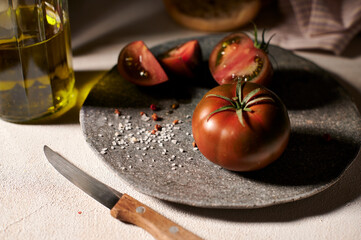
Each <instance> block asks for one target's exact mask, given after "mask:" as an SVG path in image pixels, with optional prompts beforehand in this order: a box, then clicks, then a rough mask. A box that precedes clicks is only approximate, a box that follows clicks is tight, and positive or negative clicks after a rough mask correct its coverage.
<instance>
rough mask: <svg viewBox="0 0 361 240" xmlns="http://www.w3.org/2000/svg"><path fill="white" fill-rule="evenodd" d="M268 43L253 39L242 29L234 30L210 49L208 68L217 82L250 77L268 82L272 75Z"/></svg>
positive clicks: (256, 81) (262, 82)
mask: <svg viewBox="0 0 361 240" xmlns="http://www.w3.org/2000/svg"><path fill="white" fill-rule="evenodd" d="M268 44H269V42H268V43H265V42H264V34H263V35H262V42H260V43H259V42H258V41H257V28H255V42H253V41H252V39H251V38H250V37H249V36H248V35H246V34H244V33H233V34H230V35H228V36H227V37H225V38H223V39H222V40H221V41H220V42H219V43H218V44H217V45H216V46H215V47H214V49H213V50H212V52H211V55H210V57H209V69H210V71H211V73H212V76H213V78H214V79H215V80H216V81H217V82H218V83H219V84H220V85H222V84H226V83H232V82H234V81H238V80H242V81H252V82H255V83H258V84H262V85H265V86H267V85H268V84H269V83H270V80H271V78H272V75H273V68H272V65H271V63H270V61H269V58H268V55H267V48H268Z"/></svg>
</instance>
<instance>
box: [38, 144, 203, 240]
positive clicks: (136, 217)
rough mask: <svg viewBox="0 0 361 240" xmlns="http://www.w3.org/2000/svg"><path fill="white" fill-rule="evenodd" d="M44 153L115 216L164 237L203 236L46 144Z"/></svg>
mask: <svg viewBox="0 0 361 240" xmlns="http://www.w3.org/2000/svg"><path fill="white" fill-rule="evenodd" d="M44 153H45V156H46V158H47V159H48V161H49V162H50V163H51V165H53V167H54V168H55V169H56V170H57V171H58V172H59V173H60V174H62V175H63V176H64V177H65V178H67V179H68V180H69V181H70V182H72V183H73V184H74V185H76V186H77V187H79V188H80V189H81V190H83V191H84V192H86V193H87V194H88V195H89V196H91V197H93V198H94V199H96V200H97V201H98V202H100V203H102V204H103V205H104V206H106V207H108V208H109V209H110V214H111V215H112V216H113V217H114V218H116V219H118V220H120V221H122V222H127V223H131V224H134V225H136V226H139V227H141V228H143V229H144V230H146V231H147V232H149V233H150V234H152V236H153V237H155V238H156V239H160V240H166V239H167V240H170V239H177V240H178V239H189V240H193V239H201V238H200V237H198V236H197V235H195V234H193V233H191V232H189V231H188V230H186V229H185V228H183V227H181V226H179V225H178V224H176V223H175V222H173V221H171V220H169V219H168V218H166V217H164V216H163V215H161V214H159V213H158V212H156V211H155V210H153V209H151V208H150V207H148V206H146V205H145V204H143V203H141V202H139V201H138V200H136V199H134V198H133V197H131V196H129V195H128V194H126V193H120V192H118V191H116V190H115V189H113V188H111V187H109V186H107V185H106V184H104V183H102V182H100V181H98V180H97V179H95V178H93V177H92V176H90V175H88V174H87V173H85V172H84V171H82V170H81V169H79V168H78V167H76V166H75V165H74V164H72V163H71V162H69V161H68V160H67V159H65V158H64V157H63V156H61V155H60V154H58V153H57V152H55V151H53V150H52V149H51V148H49V147H48V146H46V145H45V146H44Z"/></svg>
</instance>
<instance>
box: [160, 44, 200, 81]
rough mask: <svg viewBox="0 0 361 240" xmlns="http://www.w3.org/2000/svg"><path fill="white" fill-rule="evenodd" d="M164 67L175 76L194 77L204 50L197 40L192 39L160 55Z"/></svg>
mask: <svg viewBox="0 0 361 240" xmlns="http://www.w3.org/2000/svg"><path fill="white" fill-rule="evenodd" d="M158 59H159V61H160V63H161V65H162V66H163V67H164V69H165V70H166V71H167V72H168V73H170V74H173V75H174V76H177V77H179V76H181V77H188V78H194V77H196V76H197V69H198V67H199V66H200V64H201V62H202V52H201V48H200V46H199V43H198V41H197V40H190V41H188V42H186V43H183V44H182V45H180V46H177V47H175V48H173V49H171V50H169V51H167V52H166V53H164V54H161V55H160V56H159V57H158Z"/></svg>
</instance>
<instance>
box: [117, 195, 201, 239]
mask: <svg viewBox="0 0 361 240" xmlns="http://www.w3.org/2000/svg"><path fill="white" fill-rule="evenodd" d="M110 214H111V215H112V216H113V217H115V218H116V219H119V220H120V221H123V222H128V223H132V224H134V225H137V226H138V227H141V228H143V229H144V230H146V231H147V232H149V233H150V234H152V235H153V237H155V238H156V239H161V240H170V239H186V240H193V239H201V238H200V237H198V236H197V235H195V234H193V233H191V232H189V231H187V230H186V229H184V228H183V227H181V226H179V225H178V224H176V223H174V222H172V221H171V220H169V219H168V218H166V217H164V216H162V215H160V214H159V213H157V212H156V211H154V210H153V209H151V208H149V207H148V206H146V205H144V204H143V203H141V202H139V201H138V200H136V199H134V198H132V197H131V196H129V195H127V194H123V196H122V197H121V198H120V199H119V201H118V202H117V204H115V206H114V207H113V208H112V209H111V210H110Z"/></svg>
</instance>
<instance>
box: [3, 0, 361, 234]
mask: <svg viewBox="0 0 361 240" xmlns="http://www.w3.org/2000/svg"><path fill="white" fill-rule="evenodd" d="M73 2H74V1H73ZM102 2H103V3H104V6H105V7H104V8H103V9H102V12H101V13H97V12H96V11H97V9H98V8H99V6H98V5H96V1H85V0H79V1H76V3H75V2H74V3H69V4H70V13H71V14H70V19H71V24H72V42H73V54H74V69H75V73H76V88H77V90H78V92H79V94H78V99H77V104H76V105H75V106H74V107H73V108H72V109H70V111H68V112H67V113H66V114H64V115H63V116H61V117H60V118H57V119H54V120H51V121H47V122H44V123H41V124H25V125H24V124H14V123H8V122H5V121H0V141H1V142H2V144H1V145H0V189H1V192H0V212H1V214H0V239H101V238H103V239H153V238H152V236H151V235H149V234H148V233H147V232H145V231H144V230H142V229H140V228H138V227H135V226H133V225H130V224H125V223H122V222H119V221H117V220H115V219H113V218H112V217H111V216H110V213H109V209H107V208H106V207H103V206H102V205H101V204H99V203H98V202H97V201H95V200H93V199H92V198H90V197H89V196H88V195H86V194H84V193H83V192H82V191H81V190H79V189H78V188H77V187H75V186H74V185H72V184H71V183H70V182H68V180H66V179H65V178H64V177H63V176H61V175H60V174H59V173H57V172H56V170H55V169H54V168H53V167H52V166H51V165H50V164H49V163H48V161H47V160H46V158H45V156H44V154H43V146H44V145H48V146H50V147H52V148H53V149H54V150H56V151H58V152H60V153H61V154H62V155H63V156H65V157H67V158H68V159H69V160H71V161H72V162H73V163H74V164H75V165H77V166H79V167H80V168H81V169H83V170H85V171H86V172H88V173H89V174H91V175H92V176H94V177H95V178H97V179H99V180H101V181H103V182H104V183H106V184H108V185H110V186H111V187H113V188H115V189H117V190H118V191H120V192H125V193H128V194H129V195H131V196H133V197H134V198H136V199H138V200H139V201H141V202H143V203H145V204H147V205H148V206H150V207H151V208H153V209H155V210H157V211H158V212H159V213H161V214H163V215H165V216H167V217H168V218H170V219H172V220H173V221H175V222H177V223H178V224H180V225H182V226H183V227H185V228H187V229H189V230H190V231H192V232H194V233H196V234H197V235H199V236H200V237H202V238H204V239H217V240H218V239H227V240H229V239H355V240H356V239H361V227H360V226H361V217H360V216H361V175H360V172H361V156H360V154H358V156H357V158H356V159H355V161H354V162H353V164H352V165H351V166H350V168H349V169H348V170H347V171H346V172H345V174H344V176H343V177H342V178H341V179H340V180H339V181H338V182H337V183H336V184H335V185H333V186H332V187H330V188H329V189H327V190H325V191H323V192H321V193H319V194H317V195H315V196H312V197H310V198H307V199H304V200H300V201H296V202H293V203H287V204H282V205H277V206H272V207H267V208H260V209H247V210H240V209H238V210H231V209H227V210H224V209H205V208H195V207H190V206H184V205H180V204H173V203H168V202H165V201H162V200H158V199H155V198H153V197H150V196H147V195H144V194H142V193H140V192H137V191H136V190H134V189H133V188H132V186H129V185H128V184H127V183H126V182H124V181H122V180H121V179H120V178H119V176H117V174H116V173H115V172H113V171H112V170H111V169H110V168H109V167H108V166H107V165H105V164H104V162H103V161H101V160H100V159H99V158H98V157H97V156H96V154H95V153H94V152H93V150H91V148H90V147H89V145H88V144H87V143H86V142H85V139H84V137H83V133H82V130H81V128H80V124H79V109H80V107H81V104H82V102H83V101H84V98H85V97H86V93H87V92H88V91H89V90H90V88H91V87H92V86H93V85H94V84H95V83H96V81H97V80H98V79H100V78H101V76H103V74H104V73H105V72H106V71H108V70H109V69H110V68H111V67H112V66H114V65H115V63H116V61H117V56H118V53H119V51H120V49H121V48H122V47H123V46H124V45H125V44H126V43H128V42H130V41H133V40H143V41H144V42H145V43H146V44H147V45H148V46H149V47H151V46H154V45H156V44H159V43H163V42H165V41H168V40H175V39H178V38H183V37H192V36H199V35H204V34H205V33H201V32H197V31H192V30H189V29H185V28H182V27H180V26H178V25H177V24H175V23H174V22H173V21H171V20H170V19H169V17H168V16H167V15H166V13H165V12H164V9H163V6H162V4H161V1H160V0H152V1H146V0H138V1H130V2H129V1H116V0H104V1H102ZM72 4H73V5H72ZM114 9H116V10H117V11H114ZM360 44H361V37H360V35H358V36H357V37H356V38H355V39H354V40H353V41H352V42H351V43H350V45H349V46H348V48H347V49H346V50H345V52H344V53H343V54H342V55H341V56H334V55H331V54H328V53H324V52H316V51H312V52H310V51H309V52H306V51H297V52H295V53H296V54H298V55H300V56H302V57H305V58H307V59H310V60H311V61H314V62H315V63H317V64H318V65H319V66H321V67H323V68H324V69H326V70H328V71H330V72H332V73H334V74H336V75H338V76H340V77H341V78H342V79H343V81H342V82H340V83H341V84H342V85H343V86H344V87H345V88H346V89H347V90H348V91H349V93H350V95H351V96H352V97H353V98H354V99H355V102H356V103H357V105H358V108H359V109H361V95H360V92H361V48H360V47H359V46H360Z"/></svg>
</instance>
